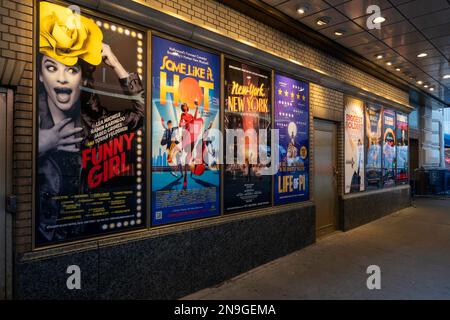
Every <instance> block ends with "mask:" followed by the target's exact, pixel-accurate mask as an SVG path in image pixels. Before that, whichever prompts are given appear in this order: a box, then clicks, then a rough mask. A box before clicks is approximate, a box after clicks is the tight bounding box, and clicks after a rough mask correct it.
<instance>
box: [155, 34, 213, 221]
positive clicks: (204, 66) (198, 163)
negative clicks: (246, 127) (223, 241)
mask: <svg viewBox="0 0 450 320" xmlns="http://www.w3.org/2000/svg"><path fill="white" fill-rule="evenodd" d="M152 51H153V52H152V57H153V63H152V72H153V85H152V88H153V90H152V122H153V123H152V132H153V135H152V140H153V141H152V224H153V225H160V224H165V223H171V222H178V221H186V220H192V219H198V218H204V217H210V216H214V215H218V214H220V194H219V185H220V172H219V165H218V162H219V161H218V159H217V157H218V155H219V143H220V134H219V133H218V130H219V128H220V113H219V105H220V58H219V56H218V55H216V54H212V53H208V52H205V51H202V50H199V49H195V48H193V47H190V46H187V45H184V44H180V43H177V42H174V41H170V40H166V39H163V38H160V37H157V36H153V38H152Z"/></svg>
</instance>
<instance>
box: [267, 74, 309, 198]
mask: <svg viewBox="0 0 450 320" xmlns="http://www.w3.org/2000/svg"><path fill="white" fill-rule="evenodd" d="M274 94H275V106H274V107H275V117H274V124H275V129H278V132H279V168H278V172H277V174H276V175H275V179H274V182H275V194H274V201H275V204H277V205H279V204H286V203H292V202H298V201H305V200H308V199H309V93H308V84H307V83H305V82H302V81H298V80H295V79H291V78H288V77H285V76H282V75H279V74H275V92H274Z"/></svg>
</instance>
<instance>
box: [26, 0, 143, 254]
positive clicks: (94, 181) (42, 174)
mask: <svg viewBox="0 0 450 320" xmlns="http://www.w3.org/2000/svg"><path fill="white" fill-rule="evenodd" d="M39 31H40V34H39V40H38V41H39V42H38V48H39V50H38V56H37V68H36V69H37V79H38V101H37V106H38V111H37V112H38V117H37V118H38V120H37V121H38V123H37V127H38V145H37V148H38V150H37V151H38V158H37V183H36V189H37V190H36V218H35V228H36V231H35V244H36V246H38V247H39V246H44V245H50V244H56V243H61V242H67V241H70V240H78V239H84V238H87V237H92V236H98V235H104V234H108V233H113V232H121V231H128V230H132V229H136V228H141V227H145V225H146V218H145V197H144V196H143V195H145V184H144V181H145V162H144V161H143V157H144V155H145V130H144V129H145V128H144V123H145V121H144V118H145V109H146V108H145V98H144V97H145V95H144V88H145V84H144V79H145V71H144V70H145V65H146V59H145V51H146V50H145V48H146V42H147V40H146V34H145V33H143V32H141V31H139V30H135V29H133V28H130V27H126V26H124V25H120V24H117V23H111V22H109V21H106V20H103V19H94V18H91V17H89V16H87V15H85V14H84V13H83V12H81V14H80V11H79V8H78V7H76V6H71V7H70V8H68V7H65V6H61V5H57V4H52V3H49V2H40V3H39ZM123 48H126V50H123ZM130 53H132V54H130Z"/></svg>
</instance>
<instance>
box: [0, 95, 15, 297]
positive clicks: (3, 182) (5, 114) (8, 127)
mask: <svg viewBox="0 0 450 320" xmlns="http://www.w3.org/2000/svg"><path fill="white" fill-rule="evenodd" d="M12 130H13V129H12V91H11V90H6V89H3V88H0V150H1V152H0V300H4V299H11V297H12V290H11V288H12V217H11V215H10V214H9V213H7V210H8V209H10V208H8V203H7V199H12V197H11V196H10V195H11V177H12V161H11V156H12V154H11V149H12ZM8 196H9V197H8Z"/></svg>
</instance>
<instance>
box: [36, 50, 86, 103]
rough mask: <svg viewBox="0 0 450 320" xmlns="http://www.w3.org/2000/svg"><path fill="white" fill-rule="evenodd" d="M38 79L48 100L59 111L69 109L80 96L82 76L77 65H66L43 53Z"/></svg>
mask: <svg viewBox="0 0 450 320" xmlns="http://www.w3.org/2000/svg"><path fill="white" fill-rule="evenodd" d="M39 80H40V81H41V82H42V83H43V84H44V87H45V91H46V92H47V95H48V97H49V98H50V100H51V101H52V102H53V103H54V104H55V106H56V107H58V108H59V109H60V110H61V111H69V110H70V109H71V108H72V106H73V105H74V104H75V103H76V102H77V100H78V99H79V97H80V85H81V81H82V78H81V68H80V66H78V65H75V66H66V65H64V64H62V63H60V62H58V61H56V60H55V59H53V58H51V57H49V56H45V55H44V57H43V59H42V64H41V73H40V75H39Z"/></svg>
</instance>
